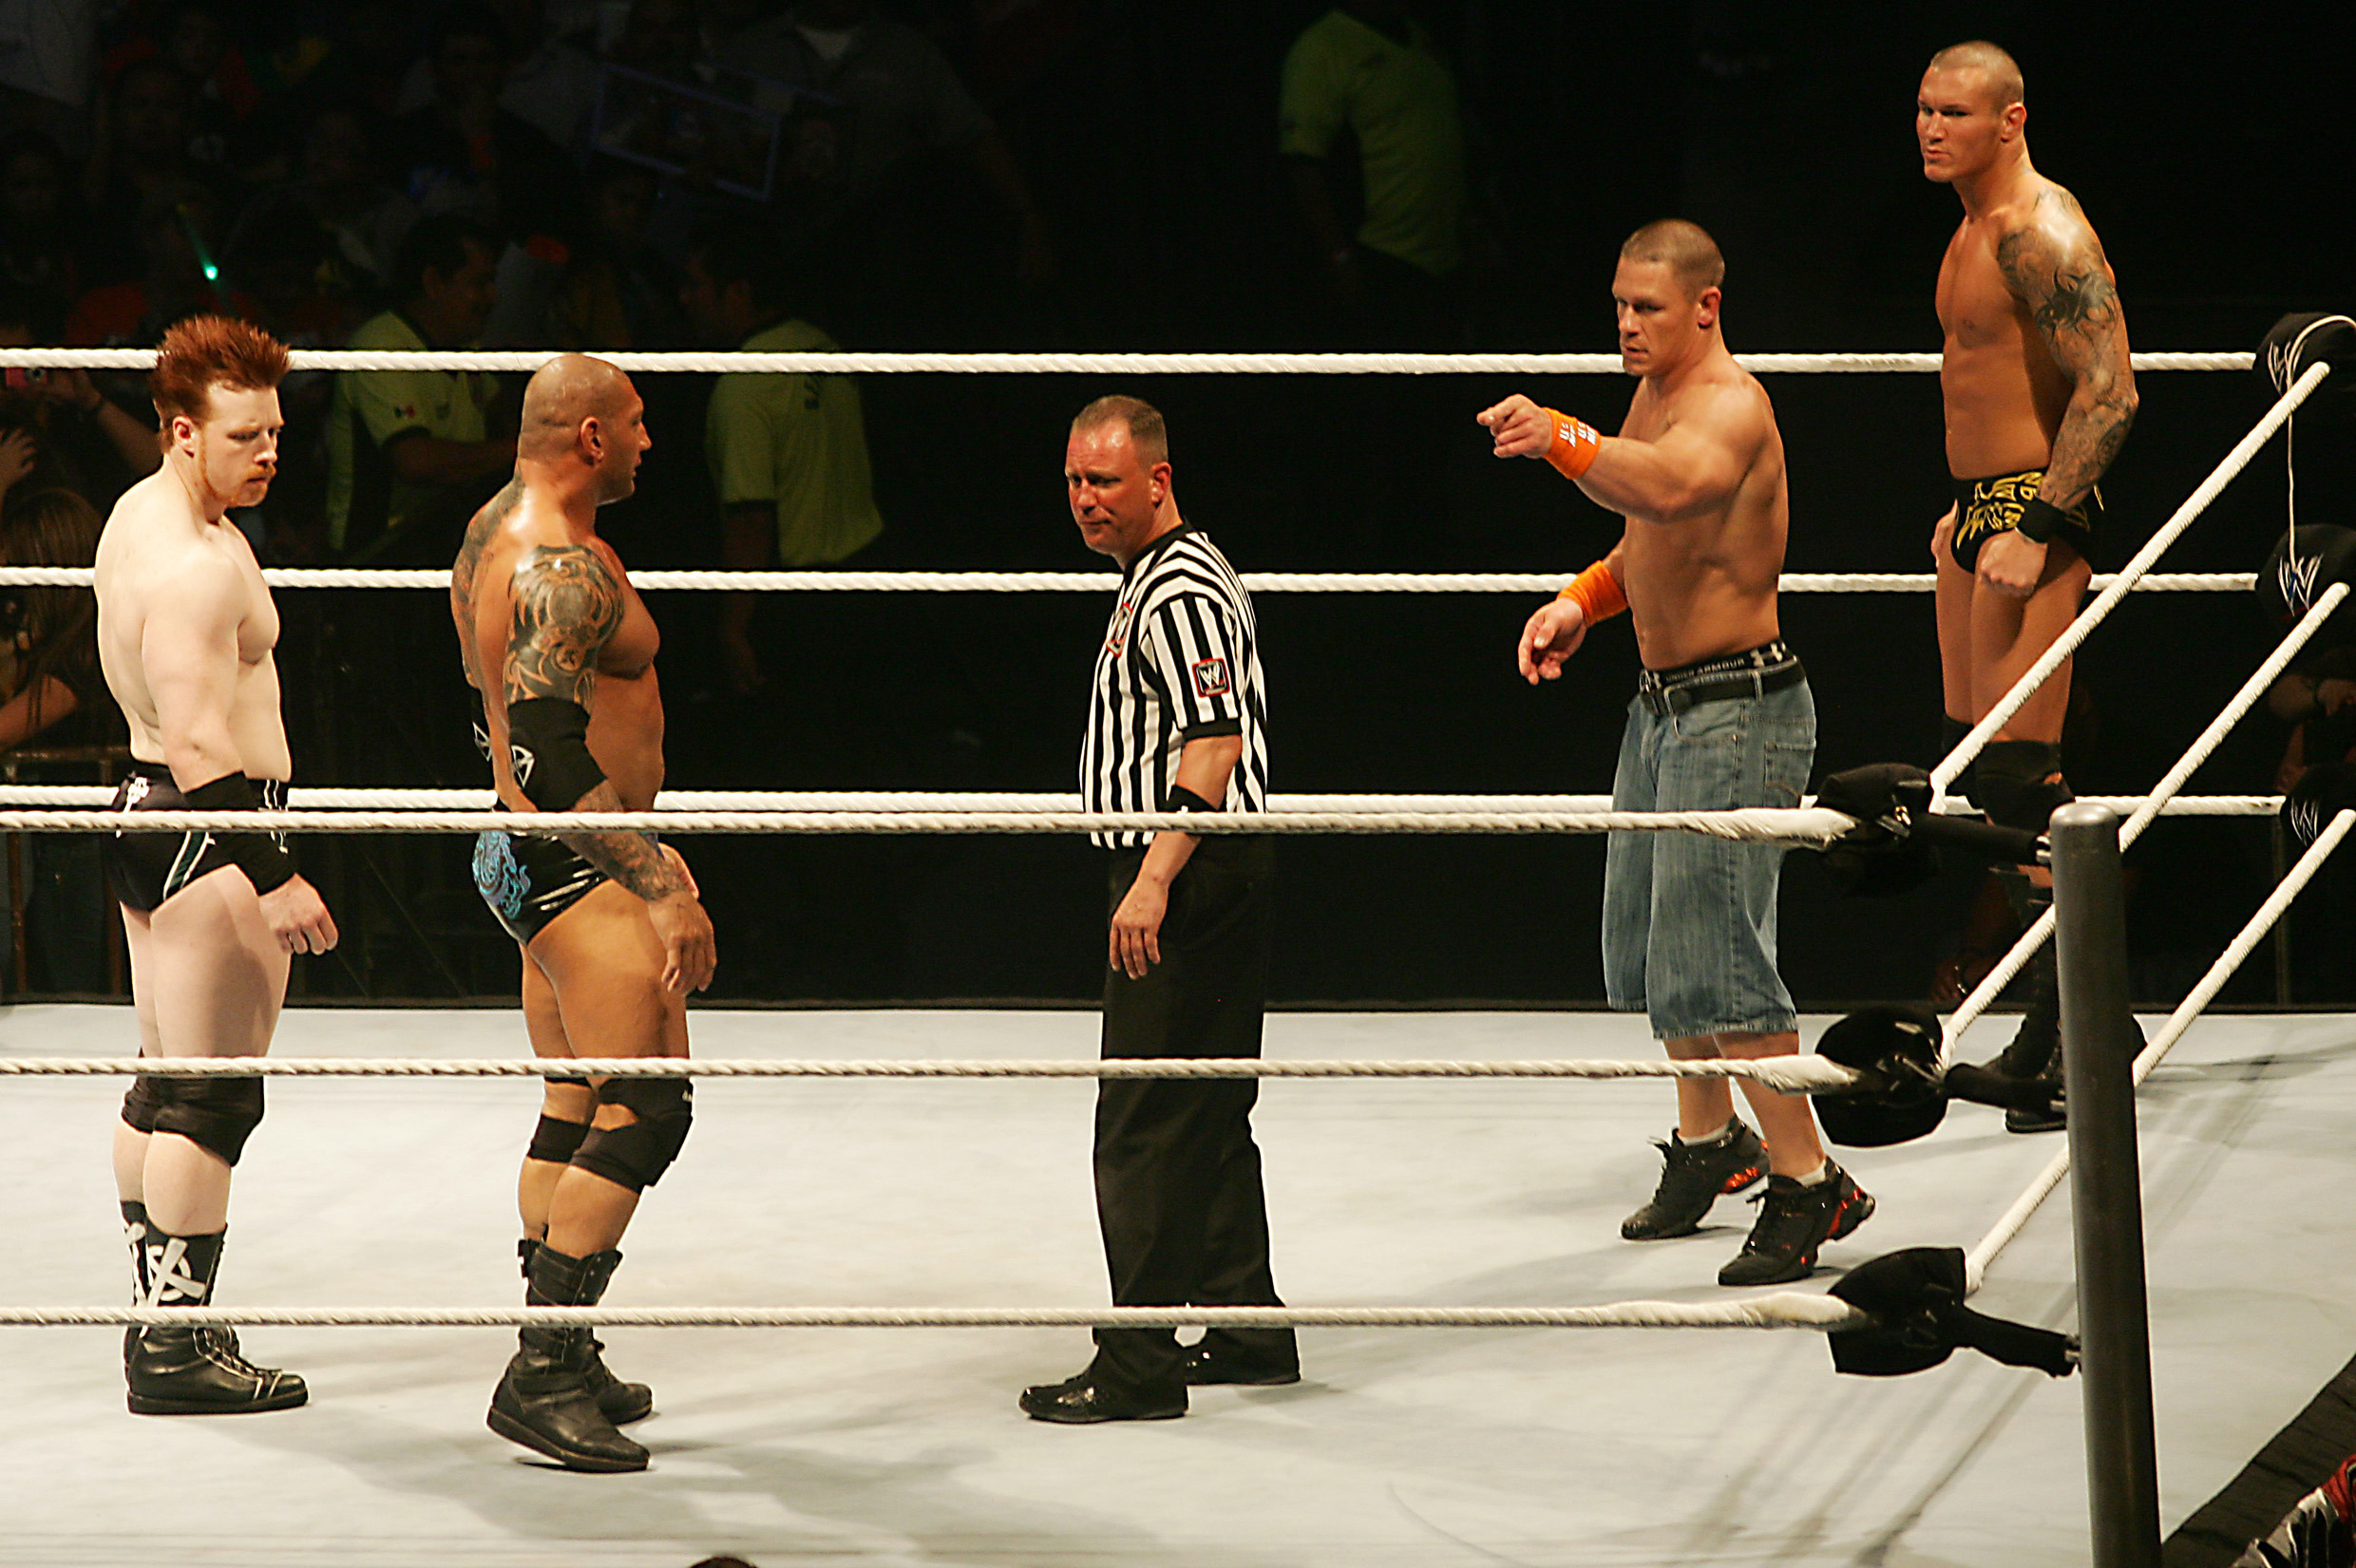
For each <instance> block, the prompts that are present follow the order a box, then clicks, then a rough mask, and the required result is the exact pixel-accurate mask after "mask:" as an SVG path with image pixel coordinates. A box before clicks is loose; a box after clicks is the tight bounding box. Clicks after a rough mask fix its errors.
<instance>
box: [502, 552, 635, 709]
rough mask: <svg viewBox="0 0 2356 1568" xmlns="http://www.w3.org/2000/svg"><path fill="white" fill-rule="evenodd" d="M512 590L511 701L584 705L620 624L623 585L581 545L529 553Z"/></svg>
mask: <svg viewBox="0 0 2356 1568" xmlns="http://www.w3.org/2000/svg"><path fill="white" fill-rule="evenodd" d="M510 591H511V592H512V594H513V595H514V598H513V601H512V602H513V614H512V617H511V619H510V621H509V626H508V633H507V658H506V665H505V669H504V671H503V685H504V689H505V692H506V700H507V701H508V702H511V703H517V702H527V701H529V700H531V699H532V698H534V697H557V698H561V699H564V700H567V701H570V702H577V703H582V704H586V703H587V702H588V700H589V692H590V690H591V688H592V687H593V686H594V685H595V684H596V680H597V674H596V671H595V670H594V668H593V661H594V660H595V659H596V657H597V653H598V650H599V649H600V648H603V647H604V646H605V645H606V643H607V642H608V641H610V640H612V638H613V635H614V633H615V632H617V631H618V630H619V629H620V626H621V615H622V596H621V584H620V583H619V582H618V581H617V580H615V576H614V574H613V572H612V571H611V570H610V569H608V567H607V566H606V564H605V562H604V560H603V559H602V558H601V557H599V555H598V553H597V552H596V551H595V550H592V549H590V548H589V547H588V546H586V545H579V544H576V545H565V546H562V547H561V548H553V549H549V548H543V549H538V550H534V551H532V552H531V553H530V554H529V555H527V556H525V557H523V564H522V565H520V566H518V567H517V568H516V573H515V579H514V581H513V583H512V585H511V590H510Z"/></svg>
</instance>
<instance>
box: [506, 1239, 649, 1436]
mask: <svg viewBox="0 0 2356 1568" xmlns="http://www.w3.org/2000/svg"><path fill="white" fill-rule="evenodd" d="M620 1262H621V1254H619V1253H618V1252H616V1251H614V1250H613V1249H612V1248H610V1247H609V1248H607V1249H606V1250H605V1251H603V1252H600V1253H592V1254H590V1255H589V1256H587V1257H572V1256H567V1255H566V1254H563V1253H561V1252H558V1251H557V1250H556V1249H555V1248H554V1247H550V1246H546V1245H544V1244H543V1245H542V1246H541V1247H540V1248H539V1249H538V1250H537V1251H536V1252H534V1253H533V1254H532V1258H531V1272H530V1274H529V1275H528V1276H527V1277H528V1278H529V1280H530V1287H529V1289H528V1290H527V1291H526V1292H525V1293H524V1302H525V1304H526V1305H527V1306H534V1307H594V1306H596V1305H597V1304H598V1300H599V1297H600V1296H602V1295H604V1294H605V1286H606V1282H607V1281H608V1280H610V1279H612V1278H613V1277H614V1270H615V1267H616V1266H617V1265H618V1264H619V1263H620ZM516 1338H517V1340H518V1349H517V1351H516V1353H515V1357H514V1359H513V1360H511V1361H509V1362H508V1363H507V1370H506V1373H505V1375H504V1376H503V1377H501V1378H500V1380H499V1388H498V1389H497V1390H496V1391H495V1392H493V1393H492V1395H491V1411H490V1416H489V1422H490V1428H491V1430H492V1431H494V1432H497V1433H498V1434H499V1435H500V1436H501V1437H504V1438H505V1439H506V1440H507V1441H508V1442H510V1443H520V1444H522V1445H523V1446H524V1447H526V1448H529V1449H531V1450H533V1451H534V1452H535V1453H542V1454H545V1455H547V1456H548V1457H549V1458H550V1459H553V1460H555V1461H556V1462H557V1463H558V1464H561V1465H563V1466H564V1467H565V1468H566V1469H568V1470H590V1471H597V1472H606V1473H611V1472H615V1471H622V1470H643V1469H645V1468H646V1462H647V1457H648V1456H647V1452H646V1450H645V1449H644V1448H641V1447H639V1446H638V1445H637V1444H635V1443H633V1442H631V1441H630V1440H629V1439H628V1438H626V1437H624V1436H622V1435H621V1433H619V1432H618V1431H616V1430H615V1429H614V1424H613V1423H612V1422H611V1421H609V1420H607V1419H606V1416H605V1412H604V1411H603V1410H601V1409H599V1407H598V1402H597V1398H596V1396H595V1395H593V1394H591V1393H590V1391H589V1383H588V1373H589V1364H590V1362H591V1360H592V1359H593V1358H594V1356H595V1354H596V1352H595V1351H592V1350H591V1349H590V1346H591V1344H592V1343H593V1340H592V1337H591V1335H590V1332H589V1331H588V1330H587V1329H538V1328H532V1329H522V1330H519V1331H518V1332H517V1334H516Z"/></svg>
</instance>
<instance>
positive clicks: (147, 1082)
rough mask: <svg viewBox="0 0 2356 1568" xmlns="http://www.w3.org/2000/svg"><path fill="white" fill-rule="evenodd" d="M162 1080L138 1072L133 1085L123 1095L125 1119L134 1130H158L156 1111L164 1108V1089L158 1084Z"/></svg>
mask: <svg viewBox="0 0 2356 1568" xmlns="http://www.w3.org/2000/svg"><path fill="white" fill-rule="evenodd" d="M161 1082H162V1080H161V1079H158V1078H151V1077H149V1076H148V1075H147V1074H145V1073H143V1072H142V1073H136V1074H134V1075H133V1076H132V1078H131V1087H130V1090H129V1092H128V1093H126V1094H124V1095H123V1122H124V1124H126V1125H128V1126H129V1127H130V1129H131V1130H132V1131H133V1132H153V1131H155V1130H156V1113H157V1112H158V1111H161V1109H162V1108H163V1090H162V1089H161V1087H159V1085H161Z"/></svg>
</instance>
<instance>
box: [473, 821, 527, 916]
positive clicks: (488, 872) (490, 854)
mask: <svg viewBox="0 0 2356 1568" xmlns="http://www.w3.org/2000/svg"><path fill="white" fill-rule="evenodd" d="M474 885H475V886H476V887H477V888H479V889H481V890H482V894H483V897H484V898H485V900H487V901H488V902H489V904H490V906H491V907H492V908H493V909H495V910H497V911H499V913H500V914H502V915H504V916H506V917H507V918H508V919H510V920H512V919H515V918H516V917H517V916H521V915H522V914H523V900H524V897H526V896H527V895H528V894H530V892H531V891H532V879H531V878H530V877H529V876H527V875H526V874H525V873H524V870H523V867H522V866H520V865H518V864H516V858H515V846H514V841H512V840H510V839H509V838H508V837H507V835H506V834H504V833H478V834H476V835H475V841H474Z"/></svg>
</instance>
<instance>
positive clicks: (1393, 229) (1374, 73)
mask: <svg viewBox="0 0 2356 1568" xmlns="http://www.w3.org/2000/svg"><path fill="white" fill-rule="evenodd" d="M1281 112H1282V116H1283V121H1282V125H1283V128H1282V132H1281V141H1280V147H1279V150H1280V151H1282V152H1283V153H1284V154H1285V155H1287V156H1289V157H1298V158H1308V159H1315V160H1318V161H1322V160H1324V159H1325V158H1326V157H1328V156H1329V155H1330V154H1331V153H1332V152H1333V150H1334V146H1335V144H1336V143H1337V142H1340V138H1341V133H1342V132H1343V131H1344V130H1348V131H1350V132H1351V133H1353V134H1354V135H1355V136H1356V137H1357V139H1358V147H1359V171H1360V177H1361V179H1363V181H1364V184H1365V199H1366V216H1365V218H1364V220H1363V221H1362V222H1360V223H1359V228H1358V241H1359V244H1361V245H1364V246H1365V247H1366V248H1367V249H1368V250H1372V251H1380V252H1381V253H1382V254H1383V255H1389V256H1395V257H1397V259H1399V260H1401V261H1404V262H1406V263H1408V264H1409V265H1410V266H1413V267H1416V268H1419V269H1420V270H1422V271H1423V272H1426V273H1429V274H1432V275H1434V276H1435V277H1437V276H1439V275H1441V274H1446V273H1452V272H1454V271H1455V269H1456V267H1457V264H1458V263H1460V262H1461V261H1462V260H1463V259H1464V249H1463V242H1462V237H1461V234H1460V226H1461V222H1462V219H1463V215H1464V126H1463V123H1462V122H1461V121H1460V120H1459V119H1458V118H1457V114H1456V83H1455V79H1454V77H1452V76H1451V75H1450V74H1449V72H1448V67H1447V66H1444V65H1442V64H1441V63H1440V60H1439V58H1438V56H1436V55H1435V54H1434V53H1433V52H1432V51H1431V49H1430V47H1428V46H1427V42H1426V40H1425V39H1424V37H1423V34H1422V32H1421V31H1420V30H1419V29H1418V30H1417V31H1416V32H1415V33H1414V34H1413V35H1412V42H1409V43H1400V42H1399V41H1398V40H1397V39H1395V38H1392V37H1390V36H1389V35H1388V34H1386V33H1383V32H1381V31H1379V30H1378V29H1376V28H1371V27H1368V26H1367V25H1366V24H1365V23H1363V22H1361V21H1359V19H1358V18H1357V17H1355V16H1352V15H1350V14H1348V13H1347V12H1346V11H1341V10H1332V11H1328V12H1326V13H1325V15H1324V16H1322V17H1321V18H1320V19H1319V20H1318V21H1316V22H1314V23H1312V24H1311V25H1310V26H1309V28H1308V29H1307V30H1306V31H1304V32H1303V33H1302V35H1301V36H1300V37H1299V38H1297V39H1295V40H1294V41H1293V47H1292V51H1291V52H1290V53H1289V54H1287V55H1286V56H1285V57H1284V85H1283V99H1282V105H1281Z"/></svg>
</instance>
